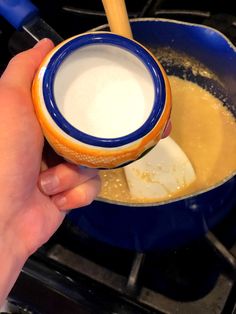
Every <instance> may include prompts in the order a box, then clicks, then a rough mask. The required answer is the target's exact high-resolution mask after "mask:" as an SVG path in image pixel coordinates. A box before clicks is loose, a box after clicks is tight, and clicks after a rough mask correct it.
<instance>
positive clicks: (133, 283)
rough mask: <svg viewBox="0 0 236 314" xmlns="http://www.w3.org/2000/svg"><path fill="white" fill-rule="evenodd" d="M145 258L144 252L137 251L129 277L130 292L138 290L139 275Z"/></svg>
mask: <svg viewBox="0 0 236 314" xmlns="http://www.w3.org/2000/svg"><path fill="white" fill-rule="evenodd" d="M144 259H145V255H144V253H137V254H136V255H135V257H134V261H133V264H132V267H131V271H130V274H129V278H128V281H127V292H128V293H129V294H136V293H137V290H138V276H139V274H140V272H141V268H142V265H143V262H144Z"/></svg>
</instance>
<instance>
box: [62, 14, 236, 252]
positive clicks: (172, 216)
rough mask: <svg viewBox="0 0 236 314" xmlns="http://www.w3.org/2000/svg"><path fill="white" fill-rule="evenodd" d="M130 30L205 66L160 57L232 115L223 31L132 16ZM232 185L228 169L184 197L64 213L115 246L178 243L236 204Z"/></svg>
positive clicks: (233, 69)
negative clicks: (217, 179) (205, 71)
mask: <svg viewBox="0 0 236 314" xmlns="http://www.w3.org/2000/svg"><path fill="white" fill-rule="evenodd" d="M104 29H105V26H102V27H100V28H98V30H104ZM132 30H133V34H134V38H135V39H136V40H137V41H139V42H141V43H142V44H143V45H145V46H147V47H151V48H155V49H157V51H158V49H162V48H163V47H164V48H166V47H167V48H170V49H171V50H173V51H177V52H178V53H184V54H185V55H187V56H191V57H192V58H194V59H196V60H198V61H199V62H200V63H201V64H203V65H204V66H206V68H208V69H209V70H210V71H212V73H214V75H215V76H214V75H213V76H212V77H210V78H209V77H205V76H204V75H201V73H197V75H196V73H193V71H191V69H187V70H186V68H184V67H182V66H181V64H179V65H178V64H176V62H173V63H172V62H166V61H165V60H163V66H164V68H165V70H166V71H167V73H168V74H175V75H177V76H185V77H187V78H188V79H189V80H192V81H194V82H197V83H198V84H199V85H203V86H204V87H209V91H210V92H211V93H213V94H214V95H215V96H217V97H218V98H220V99H222V100H223V101H224V103H225V105H226V106H227V107H228V108H229V110H230V111H231V112H232V113H233V114H234V116H236V93H235V92H234V91H235V88H236V48H235V47H234V46H233V45H232V44H231V43H230V41H229V40H228V39H227V38H226V37H224V36H223V35H222V34H221V33H219V32H218V31H216V30H214V29H212V28H209V27H205V26H202V25H194V24H188V23H182V22H178V21H172V20H164V19H137V20H134V21H132ZM218 78H220V81H219V79H218ZM229 145H230V144H229ZM222 153H223V152H222ZM235 187H236V178H235V169H232V174H231V175H230V176H229V177H227V178H225V180H223V181H222V182H221V183H219V184H218V185H217V186H213V187H212V188H210V189H207V190H204V191H200V192H199V193H197V194H194V195H190V196H188V197H182V198H179V199H176V200H174V201H168V202H163V203H156V204H155V203H154V204H143V205H138V206H137V205H135V204H133V205H132V204H129V205H127V204H121V203H117V202H116V203H115V202H113V203H112V202H109V201H106V200H104V199H100V200H96V201H94V202H93V203H92V204H91V205H89V206H87V207H84V208H81V209H78V210H75V211H73V212H72V213H71V214H70V215H69V216H68V218H69V219H70V220H71V221H72V223H73V224H74V225H75V226H77V227H78V228H80V229H82V230H83V231H85V232H87V233H88V234H89V235H91V236H93V237H95V238H96V239H98V240H101V241H105V242H107V243H109V244H111V245H114V246H119V247H123V248H127V249H131V250H137V251H147V250H160V249H169V248H176V247H178V246H181V245H184V244H186V243H187V242H190V241H192V240H193V239H196V238H197V237H200V236H203V235H204V234H205V233H206V232H207V231H208V230H209V229H210V228H212V227H213V226H214V225H216V224H217V223H219V222H220V221H221V220H222V219H223V217H224V216H225V215H226V214H227V213H228V212H229V211H230V210H231V209H232V207H233V206H234V205H236V188H235Z"/></svg>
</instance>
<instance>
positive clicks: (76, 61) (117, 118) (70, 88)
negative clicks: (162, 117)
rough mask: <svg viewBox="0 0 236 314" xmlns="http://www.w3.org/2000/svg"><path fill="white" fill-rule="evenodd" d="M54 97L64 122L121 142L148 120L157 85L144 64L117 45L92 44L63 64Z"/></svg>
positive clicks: (79, 50) (70, 56)
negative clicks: (120, 139) (118, 138)
mask: <svg viewBox="0 0 236 314" xmlns="http://www.w3.org/2000/svg"><path fill="white" fill-rule="evenodd" d="M54 98H55V101H56V104H57V106H58V109H59V110H60V112H61V113H62V115H63V116H64V118H65V119H66V120H67V121H68V122H69V123H70V124H71V125H72V126H74V127H75V128H77V129H78V130H80V131H82V132H84V133H87V134H89V135H92V136H96V137H101V138H117V137H121V136H125V135H127V134H130V133H132V132H133V131H135V130H137V129H138V128H139V127H141V126H142V125H143V123H144V122H145V121H146V120H147V118H148V117H149V115H150V113H151V111H152V107H153V102H154V83H153V80H152V77H151V75H150V73H149V71H148V70H147V68H146V67H145V66H144V64H143V63H142V62H141V61H140V60H139V59H138V58H137V57H135V56H134V55H132V54H131V53H130V52H128V51H126V50H124V49H121V48H118V47H115V46H112V45H104V44H96V45H89V46H86V47H83V48H80V49H78V50H77V51H75V52H73V53H72V54H71V55H69V56H68V57H67V58H66V59H65V61H64V62H63V63H62V64H61V66H60V68H59V70H58V71H57V74H56V76H55V81H54Z"/></svg>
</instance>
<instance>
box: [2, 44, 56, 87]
mask: <svg viewBox="0 0 236 314" xmlns="http://www.w3.org/2000/svg"><path fill="white" fill-rule="evenodd" d="M53 47H54V45H53V43H52V42H51V40H49V39H47V38H45V39H42V40H41V41H39V42H38V43H37V44H36V45H35V46H34V47H33V48H31V49H29V50H26V51H24V52H21V53H19V54H18V55H16V56H15V57H14V58H12V59H11V61H10V62H9V64H8V66H7V68H6V70H5V71H4V73H3V75H2V77H1V82H2V83H4V84H7V85H10V86H11V87H20V88H21V89H25V90H27V91H29V90H30V88H31V84H32V81H33V78H34V75H35V73H36V71H37V69H38V67H39V65H40V63H41V62H42V60H43V58H44V57H45V56H46V54H47V53H48V52H49V51H50V50H51V49H52V48H53Z"/></svg>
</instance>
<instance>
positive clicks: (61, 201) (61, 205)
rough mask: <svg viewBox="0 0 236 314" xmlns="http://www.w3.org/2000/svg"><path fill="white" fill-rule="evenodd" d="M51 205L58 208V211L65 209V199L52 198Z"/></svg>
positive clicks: (62, 197)
mask: <svg viewBox="0 0 236 314" xmlns="http://www.w3.org/2000/svg"><path fill="white" fill-rule="evenodd" d="M53 203H54V204H55V205H56V206H57V207H58V208H59V209H65V205H66V203H67V199H66V197H65V196H59V195H58V196H55V197H53Z"/></svg>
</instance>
